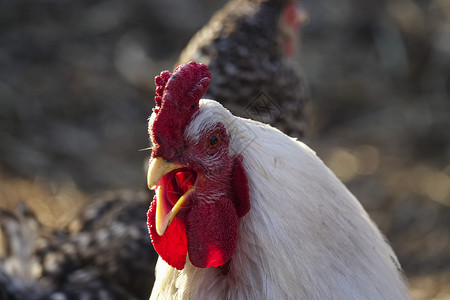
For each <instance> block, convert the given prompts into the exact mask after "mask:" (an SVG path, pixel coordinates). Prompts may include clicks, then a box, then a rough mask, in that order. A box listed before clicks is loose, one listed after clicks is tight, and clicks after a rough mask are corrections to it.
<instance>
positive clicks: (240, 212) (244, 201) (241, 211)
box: [231, 155, 250, 218]
mask: <svg viewBox="0 0 450 300" xmlns="http://www.w3.org/2000/svg"><path fill="white" fill-rule="evenodd" d="M242 162H243V158H242V156H240V155H239V156H237V157H236V158H235V159H234V166H233V174H232V176H233V178H232V179H231V187H232V189H233V192H234V199H233V204H234V207H235V208H236V214H237V216H238V217H239V218H241V217H243V216H245V215H246V214H247V213H248V211H249V210H250V196H249V189H248V179H247V174H246V173H245V169H244V165H243V163H242Z"/></svg>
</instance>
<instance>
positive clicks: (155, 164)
mask: <svg viewBox="0 0 450 300" xmlns="http://www.w3.org/2000/svg"><path fill="white" fill-rule="evenodd" d="M182 167H183V166H181V165H178V164H174V163H171V162H169V161H166V160H164V159H163V158H162V157H155V158H153V159H152V161H151V162H150V166H149V167H148V173H147V185H148V188H149V189H151V190H154V189H156V185H157V184H158V181H159V180H160V179H161V178H162V177H163V176H164V175H166V174H167V173H169V172H170V171H173V170H176V169H179V168H182Z"/></svg>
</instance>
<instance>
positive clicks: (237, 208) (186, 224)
mask: <svg viewBox="0 0 450 300" xmlns="http://www.w3.org/2000/svg"><path fill="white" fill-rule="evenodd" d="M198 66H203V65H200V64H195V63H190V64H188V65H184V67H183V66H182V67H181V68H179V69H177V70H179V71H178V72H177V70H176V71H175V74H174V75H171V77H170V78H171V79H170V80H168V81H167V82H166V83H165V84H166V90H165V92H164V94H163V97H162V102H161V105H160V106H159V107H158V101H157V108H156V109H155V112H154V114H153V115H152V117H151V119H150V124H149V128H150V135H151V137H152V140H153V143H154V150H153V152H152V159H151V161H150V167H149V172H148V178H147V179H148V185H149V188H150V189H154V190H155V192H156V195H155V197H154V200H153V202H152V204H151V206H150V210H149V212H148V226H149V231H150V235H151V238H152V243H153V245H154V247H155V249H156V251H157V252H158V254H159V255H160V256H161V257H162V258H163V259H164V260H165V261H166V262H167V263H168V264H170V265H171V266H173V267H175V268H177V269H180V270H181V269H183V268H184V264H185V261H186V257H187V254H189V260H190V261H191V263H192V264H193V265H194V266H196V267H200V268H206V267H217V266H222V265H223V264H225V263H226V262H227V261H228V260H229V259H230V258H231V256H232V254H233V253H234V250H235V248H236V244H237V236H238V218H239V217H242V216H244V215H245V214H246V213H247V212H248V210H249V197H248V183H247V177H246V175H245V170H244V168H243V165H242V157H241V156H239V155H232V154H230V152H229V137H228V135H227V130H226V127H225V125H224V124H222V123H221V122H215V123H208V124H206V125H205V126H203V127H201V128H200V129H199V128H196V129H195V130H194V128H192V126H189V125H190V123H191V121H192V120H194V119H195V118H196V116H197V113H198V106H199V103H198V102H199V100H200V99H199V98H200V97H201V96H202V95H203V93H196V94H197V95H198V99H197V100H196V101H197V103H195V104H192V101H185V102H184V103H186V102H187V103H188V107H183V101H182V100H183V99H181V101H180V99H175V98H174V97H170V95H171V94H176V91H171V89H167V87H170V86H175V87H176V86H177V85H176V82H175V83H172V85H171V80H176V81H184V82H188V81H190V79H192V78H191V77H192V76H194V77H195V75H196V73H195V71H196V70H198ZM186 70H188V71H186ZM190 76H191V77H190ZM186 77H189V78H186ZM201 80H202V78H200V77H199V78H195V80H192V89H195V88H198V81H201ZM196 81H197V82H196ZM183 88H186V85H183ZM205 91H206V89H205ZM190 92H191V91H190V90H189V89H188V90H186V91H185V93H187V94H188V95H189V93H190ZM166 101H176V102H175V103H173V102H167V103H166ZM174 108H176V109H177V110H179V109H181V110H182V111H184V113H183V114H182V117H186V111H188V112H190V111H191V110H193V109H194V110H195V111H191V115H190V116H188V117H189V118H186V119H185V120H181V121H180V119H176V120H173V122H175V125H176V126H173V123H172V122H171V121H172V118H167V117H166V116H165V114H166V113H167V111H165V110H166V109H171V110H173V109H174ZM175 115H176V114H175ZM161 116H163V117H161ZM168 120H169V122H167V121H168ZM180 124H181V125H180ZM174 128H175V130H174ZM162 134H164V137H161V135H162ZM167 136H171V137H173V138H172V139H170V142H169V143H165V141H166V140H167V138H166V137H167ZM155 149H156V150H155Z"/></svg>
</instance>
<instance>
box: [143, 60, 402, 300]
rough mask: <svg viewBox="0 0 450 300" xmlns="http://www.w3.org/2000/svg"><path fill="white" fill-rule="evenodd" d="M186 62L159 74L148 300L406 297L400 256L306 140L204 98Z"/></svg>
mask: <svg viewBox="0 0 450 300" xmlns="http://www.w3.org/2000/svg"><path fill="white" fill-rule="evenodd" d="M209 81H210V74H209V71H208V68H207V67H206V66H205V65H202V64H197V63H195V62H191V63H189V64H186V65H181V66H180V67H178V68H177V69H176V70H175V71H174V73H173V74H170V73H169V72H167V71H165V72H162V73H161V75H160V76H157V77H156V80H155V82H156V84H157V90H156V94H157V95H156V97H155V101H156V107H155V109H154V112H153V114H152V115H151V117H150V121H149V133H150V137H151V140H152V143H153V151H152V158H151V161H150V168H149V173H148V184H149V187H150V188H151V189H155V190H156V196H155V198H154V200H153V202H152V204H151V207H150V210H149V212H148V227H149V231H150V235H151V237H152V243H153V245H154V247H155V249H156V251H157V252H158V253H159V255H160V258H159V260H158V263H157V266H156V281H155V285H154V288H153V292H152V295H151V299H258V300H259V299H316V300H327V299H346V300H350V299H355V300H361V299H370V300H375V299H380V300H381V299H389V300H391V299H392V300H401V299H409V295H408V290H407V287H406V285H405V283H404V281H403V276H402V274H401V271H400V267H399V264H398V261H397V258H396V256H395V254H394V253H393V251H392V249H391V247H390V246H389V245H388V244H387V243H386V241H385V240H384V238H383V236H382V234H381V233H380V231H379V230H378V229H377V227H376V226H375V225H374V223H373V222H372V221H371V220H370V218H369V216H368V215H367V213H366V212H365V211H364V209H363V208H362V206H361V205H360V203H359V202H358V200H357V199H356V198H355V197H354V196H353V195H352V194H351V193H350V192H349V191H348V190H347V189H346V188H345V186H344V185H343V184H342V183H341V182H340V181H339V180H338V179H337V178H336V176H335V175H334V174H333V173H332V172H331V171H330V170H329V169H328V168H327V167H326V166H325V165H324V164H323V162H322V161H321V160H320V159H319V158H318V157H317V156H316V155H315V153H314V152H313V151H312V150H311V149H310V148H308V147H307V146H306V145H305V144H303V143H301V142H299V141H297V140H295V139H292V138H290V137H289V136H287V135H285V134H283V133H282V132H280V131H279V130H277V129H275V128H273V127H271V126H268V125H265V124H262V123H259V122H255V121H252V120H247V119H243V118H238V117H235V116H233V115H232V114H231V113H230V112H229V111H228V110H226V109H225V108H223V107H222V105H220V104H219V103H218V102H216V101H213V100H205V99H200V98H201V97H202V96H203V95H204V93H205V91H206V89H207V87H208V85H209Z"/></svg>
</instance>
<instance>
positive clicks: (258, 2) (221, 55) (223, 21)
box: [177, 0, 308, 138]
mask: <svg viewBox="0 0 450 300" xmlns="http://www.w3.org/2000/svg"><path fill="white" fill-rule="evenodd" d="M305 20H306V13H305V12H303V11H302V10H301V9H300V8H299V7H298V3H297V1H294V0H266V1H262V0H232V1H230V2H229V3H228V4H227V5H226V6H225V7H224V8H223V9H222V10H220V11H219V12H217V13H216V14H215V15H214V16H213V17H212V18H211V20H210V21H209V23H208V24H206V25H205V26H204V27H203V28H202V29H201V30H200V31H199V32H197V34H196V35H195V36H194V37H193V38H192V40H191V41H190V42H189V44H188V45H187V47H186V48H185V50H184V51H183V52H182V53H181V55H180V58H179V60H178V63H177V65H178V64H183V63H187V62H189V61H191V60H195V61H197V62H201V63H203V64H205V65H207V66H208V68H209V70H210V71H211V74H212V81H211V85H210V87H209V89H208V91H207V92H206V95H205V97H206V98H211V99H216V100H217V101H219V102H220V103H221V104H223V105H224V106H225V107H226V108H228V109H230V111H231V112H232V113H234V114H235V115H238V116H242V117H249V118H252V119H256V120H258V121H262V122H265V123H270V124H271V125H274V126H275V127H277V128H278V129H280V130H281V131H283V132H285V133H286V134H289V135H291V136H295V137H300V138H301V137H303V136H304V135H305V133H307V123H308V122H307V118H306V115H307V111H306V105H307V99H308V93H307V88H306V85H305V82H304V80H303V78H302V77H301V76H300V75H299V70H297V69H296V68H295V67H294V66H295V64H296V62H295V53H296V49H295V46H296V44H297V39H298V34H299V29H300V27H301V25H302V24H303V23H304V22H305Z"/></svg>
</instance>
